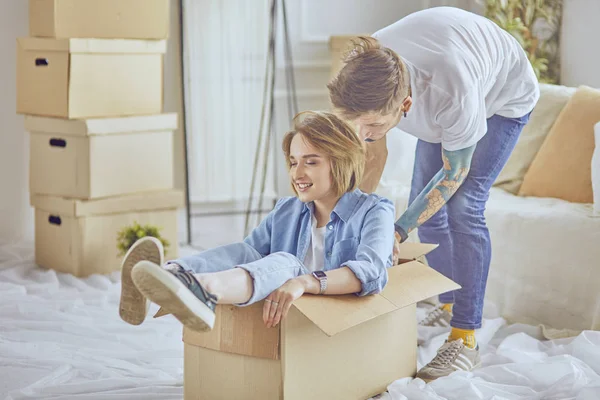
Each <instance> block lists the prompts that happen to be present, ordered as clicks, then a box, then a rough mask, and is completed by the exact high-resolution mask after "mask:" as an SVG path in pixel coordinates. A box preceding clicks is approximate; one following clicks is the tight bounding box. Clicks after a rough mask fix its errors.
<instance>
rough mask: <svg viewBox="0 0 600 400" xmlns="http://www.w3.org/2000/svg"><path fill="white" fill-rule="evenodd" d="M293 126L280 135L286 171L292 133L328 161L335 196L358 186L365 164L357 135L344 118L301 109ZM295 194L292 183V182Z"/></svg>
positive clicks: (361, 143)
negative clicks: (282, 136)
mask: <svg viewBox="0 0 600 400" xmlns="http://www.w3.org/2000/svg"><path fill="white" fill-rule="evenodd" d="M293 124H294V126H293V128H292V130H291V131H289V132H287V133H286V135H285V137H284V138H283V144H282V148H283V153H284V154H285V159H286V163H287V166H288V171H289V170H290V169H291V167H292V165H291V161H290V147H291V145H292V140H293V139H294V137H295V136H296V135H302V138H303V139H304V140H305V141H306V142H307V143H308V144H310V145H311V146H313V147H314V148H315V149H317V150H318V151H320V152H322V153H323V155H324V156H327V157H329V160H330V163H331V175H332V176H331V178H332V185H333V191H334V193H335V195H336V196H342V195H343V194H344V193H346V192H351V191H353V190H354V189H356V188H357V187H358V185H359V184H360V182H361V180H362V176H363V171H364V167H365V147H364V144H363V142H362V141H361V140H360V139H359V138H358V135H357V134H356V133H355V132H354V130H353V129H352V128H351V127H350V125H348V124H347V123H346V122H344V121H342V120H341V119H340V118H339V117H337V116H335V115H334V114H332V113H329V112H324V111H304V112H301V113H299V114H297V115H296V116H295V117H294V121H293ZM291 184H292V190H293V191H294V193H295V194H296V195H298V192H297V191H296V187H295V185H294V183H293V182H292V183H291Z"/></svg>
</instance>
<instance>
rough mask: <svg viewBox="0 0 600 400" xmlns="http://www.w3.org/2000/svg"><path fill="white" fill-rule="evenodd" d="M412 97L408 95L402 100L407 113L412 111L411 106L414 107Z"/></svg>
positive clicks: (403, 108) (404, 110) (403, 109)
mask: <svg viewBox="0 0 600 400" xmlns="http://www.w3.org/2000/svg"><path fill="white" fill-rule="evenodd" d="M412 103H413V101H412V97H411V96H408V97H406V98H405V99H404V101H403V102H402V111H403V112H405V113H407V112H409V111H410V108H411V107H412Z"/></svg>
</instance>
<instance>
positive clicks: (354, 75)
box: [327, 36, 410, 120]
mask: <svg viewBox="0 0 600 400" xmlns="http://www.w3.org/2000/svg"><path fill="white" fill-rule="evenodd" d="M343 62H344V67H343V68H342V69H341V70H340V72H339V73H338V74H337V76H336V77H335V78H333V79H332V80H331V82H329V84H328V85H327V88H328V89H329V98H330V101H331V103H332V105H333V107H334V108H335V109H336V110H337V112H339V114H340V115H342V116H343V117H344V118H346V119H348V120H353V119H356V118H358V117H360V116H361V115H363V114H366V113H372V112H373V113H378V114H380V115H388V114H392V113H395V112H397V111H398V109H399V108H400V105H401V103H402V102H403V101H404V99H405V98H406V97H407V96H409V94H410V79H409V73H408V69H407V67H406V64H405V63H404V62H403V61H402V60H401V59H400V57H399V56H398V54H396V53H395V52H394V51H393V50H391V49H389V48H387V47H384V46H382V45H381V43H379V41H378V40H377V39H375V38H372V37H368V36H358V37H356V38H355V39H354V40H352V41H351V44H350V45H349V48H348V49H347V50H346V52H344V55H343Z"/></svg>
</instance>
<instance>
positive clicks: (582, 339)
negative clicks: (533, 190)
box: [0, 244, 600, 400]
mask: <svg viewBox="0 0 600 400" xmlns="http://www.w3.org/2000/svg"><path fill="white" fill-rule="evenodd" d="M119 290H120V283H119V274H118V273H114V274H112V275H110V276H92V277H89V278H86V279H77V278H74V277H73V276H71V275H67V274H57V273H56V272H54V271H49V270H44V269H41V268H38V267H37V266H35V264H34V262H33V249H32V246H31V244H2V245H0V400H16V399H68V400H74V399H82V400H91V399H98V400H100V399H102V400H121V399H123V400H125V399H126V400H132V399H133V400H135V399H140V400H142V399H144V400H146V399H150V400H151V399H165V400H167V399H181V398H182V397H183V343H182V341H181V332H182V330H181V325H180V324H179V323H178V322H177V320H175V319H174V318H173V317H172V316H166V317H162V318H159V319H152V316H151V315H149V316H148V320H147V321H146V322H145V323H144V324H142V325H140V326H130V325H128V324H126V323H124V322H123V321H121V319H120V318H119V316H118V311H117V310H118V301H119ZM156 309H157V307H156V306H155V305H153V306H152V308H151V310H150V313H151V314H152V313H153V312H154V311H156ZM418 312H419V315H418V317H421V316H422V315H423V314H424V313H425V312H426V308H419V310H418ZM546 333H547V332H545V331H543V330H542V328H541V327H534V326H529V325H518V324H517V325H511V326H506V324H505V323H504V320H502V319H501V318H496V319H493V318H491V319H490V318H488V319H486V320H485V323H484V326H483V327H482V329H480V330H479V332H478V339H479V343H480V346H481V351H482V367H481V368H479V369H477V370H475V371H473V372H455V373H454V374H452V375H451V376H449V377H446V378H441V379H438V380H437V381H435V382H432V383H430V384H428V385H426V384H425V383H424V382H423V381H421V380H419V379H408V378H407V379H400V380H397V381H396V382H394V383H392V384H391V385H390V386H389V388H388V393H385V394H383V395H382V396H380V399H385V400H392V399H393V400H402V399H409V400H443V399H448V400H450V399H457V400H458V399H461V400H469V399H494V400H504V399H507V400H508V399H510V400H516V399H519V400H521V399H576V400H592V399H600V332H593V331H585V332H582V333H578V334H577V336H575V337H569V338H562V339H555V340H545V336H544V335H545V334H546ZM554 334H555V335H556V334H557V333H554ZM558 334H560V332H559V333H558ZM419 335H420V337H421V339H423V340H425V343H424V344H423V345H422V346H421V347H420V350H419V366H421V365H423V364H425V363H426V362H427V361H429V360H430V359H431V358H432V357H433V356H434V355H435V352H436V350H437V348H438V347H439V346H440V345H441V343H442V342H443V341H444V338H445V336H446V333H445V332H444V331H443V329H442V330H440V329H439V328H430V329H420V331H419ZM546 336H547V334H546ZM555 337H556V336H555Z"/></svg>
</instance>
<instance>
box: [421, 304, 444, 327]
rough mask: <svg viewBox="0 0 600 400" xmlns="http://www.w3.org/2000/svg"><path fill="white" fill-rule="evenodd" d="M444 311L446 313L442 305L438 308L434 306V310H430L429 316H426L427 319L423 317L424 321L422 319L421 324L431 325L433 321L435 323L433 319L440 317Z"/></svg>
mask: <svg viewBox="0 0 600 400" xmlns="http://www.w3.org/2000/svg"><path fill="white" fill-rule="evenodd" d="M443 313H444V310H443V309H442V306H437V307H436V308H434V309H433V310H432V311H430V312H429V314H428V315H427V317H425V319H423V321H421V324H422V325H430V324H431V323H433V321H435V320H436V319H438V318H439V317H440V316H441V315H442V314H443Z"/></svg>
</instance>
